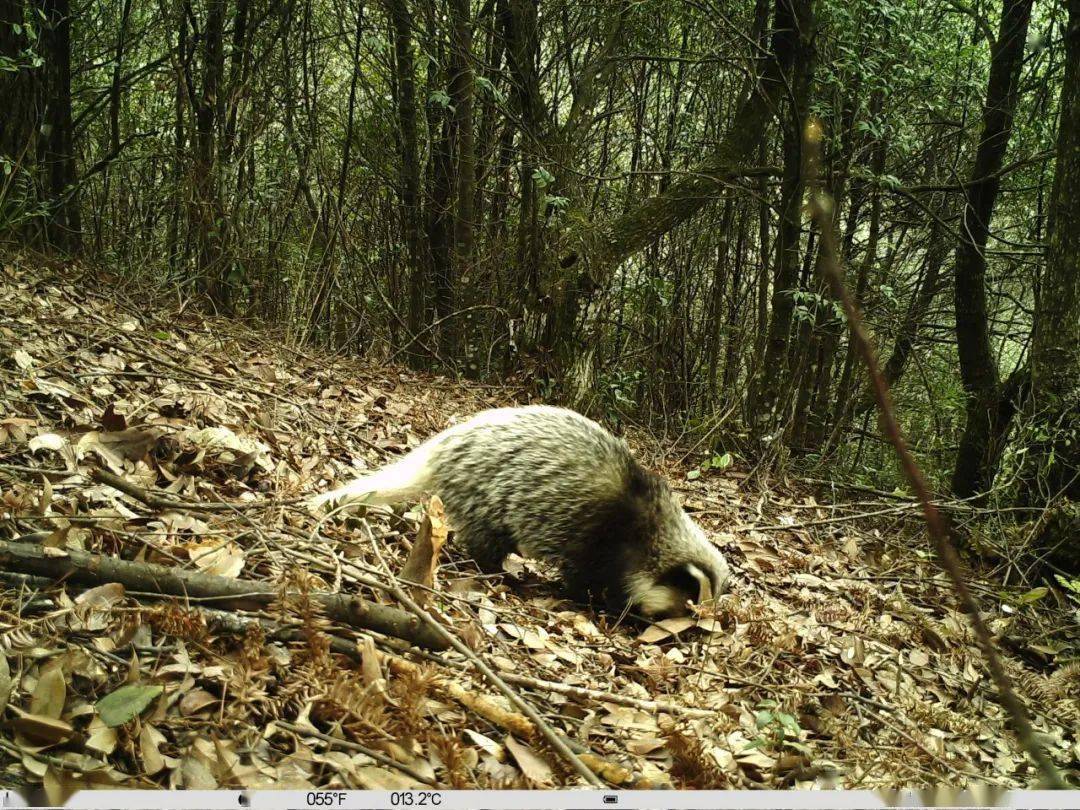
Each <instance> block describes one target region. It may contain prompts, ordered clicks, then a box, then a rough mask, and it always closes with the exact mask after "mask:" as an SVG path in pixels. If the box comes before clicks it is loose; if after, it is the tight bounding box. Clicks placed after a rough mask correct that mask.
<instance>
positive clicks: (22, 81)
mask: <svg viewBox="0 0 1080 810" xmlns="http://www.w3.org/2000/svg"><path fill="white" fill-rule="evenodd" d="M25 16H26V4H25V2H24V0H0V60H3V61H4V62H6V63H8V64H10V65H13V66H17V67H15V68H13V69H11V70H0V98H2V99H3V100H4V109H3V115H0V160H2V161H4V163H5V166H4V167H0V168H4V169H6V168H7V165H10V166H11V170H10V172H7V171H5V172H3V173H2V176H0V223H2V224H3V226H4V227H3V230H0V238H5V239H6V238H11V239H20V238H23V236H24V234H25V233H26V230H27V229H26V224H27V223H26V217H27V216H28V215H29V213H30V211H32V210H33V209H34V208H35V207H36V205H35V202H36V192H35V190H34V184H33V182H32V177H33V168H34V161H35V160H36V157H37V145H36V140H35V139H36V136H37V130H38V127H37V126H36V125H35V117H36V112H35V104H36V99H37V94H38V90H37V85H38V82H39V81H40V80H41V78H40V73H41V69H40V66H35V65H33V64H31V62H30V61H29V60H28V59H27V58H26V56H25V53H26V52H27V51H28V50H29V47H30V43H29V42H28V41H27V36H26V29H25V28H20V30H18V31H17V30H16V28H15V27H16V26H23V25H24V23H25Z"/></svg>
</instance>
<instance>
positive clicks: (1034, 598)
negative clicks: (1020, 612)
mask: <svg viewBox="0 0 1080 810" xmlns="http://www.w3.org/2000/svg"><path fill="white" fill-rule="evenodd" d="M1048 593H1050V589H1049V588H1047V587H1046V586H1045V585H1044V586H1042V587H1040V588H1032V589H1031V590H1030V591H1028V592H1027V593H1025V594H1024V595H1023V596H1021V597H1020V604H1021V605H1030V604H1031V603H1032V602H1038V601H1039V600H1040V599H1042V598H1043V597H1044V596H1046V595H1047V594H1048Z"/></svg>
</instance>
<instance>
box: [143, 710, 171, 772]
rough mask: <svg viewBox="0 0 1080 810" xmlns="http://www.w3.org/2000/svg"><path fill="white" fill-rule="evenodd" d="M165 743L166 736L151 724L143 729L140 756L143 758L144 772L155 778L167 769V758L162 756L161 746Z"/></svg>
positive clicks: (147, 724)
mask: <svg viewBox="0 0 1080 810" xmlns="http://www.w3.org/2000/svg"><path fill="white" fill-rule="evenodd" d="M163 742H165V735H164V734H162V733H161V732H160V731H158V730H157V729H156V728H154V727H153V726H152V725H150V724H149V723H146V724H144V725H143V727H142V731H140V732H139V756H140V757H141V758H142V764H143V770H144V771H146V773H147V775H149V776H153V775H154V774H155V773H158V772H159V771H160V770H161V769H162V768H164V767H165V757H163V756H162V754H161V750H160V748H161V744H162V743H163Z"/></svg>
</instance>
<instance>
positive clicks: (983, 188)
mask: <svg viewBox="0 0 1080 810" xmlns="http://www.w3.org/2000/svg"><path fill="white" fill-rule="evenodd" d="M1031 5H1032V0H1004V7H1003V10H1002V13H1001V25H1000V27H999V29H998V37H997V41H996V42H995V43H994V47H993V48H992V50H991V55H990V79H989V82H988V84H987V89H986V105H985V107H984V108H983V116H982V130H981V133H980V136H979V145H978V149H977V150H976V153H975V163H974V165H973V166H972V170H971V179H970V181H969V182H968V183H967V188H966V191H967V201H966V205H965V208H964V212H963V226H962V228H961V239H960V243H959V245H958V246H957V249H956V289H955V309H956V342H957V348H958V350H959V355H960V379H961V381H962V383H963V386H964V391H965V393H966V395H967V405H966V421H965V425H964V433H963V436H962V438H961V440H960V447H959V450H958V451H957V456H956V466H955V467H954V469H953V476H952V489H953V493H954V494H955V495H957V496H958V497H962V498H966V497H970V496H973V495H976V494H978V493H986V492H987V491H988V490H989V489H990V487H991V486H992V485H993V481H994V476H995V474H996V472H997V466H998V460H999V456H1000V450H1001V448H1000V444H1001V437H1002V435H1003V433H1004V431H1005V430H1006V429H1007V427H1008V423H1004V424H1003V423H1002V422H1001V420H1000V418H999V414H1000V413H1002V409H1001V407H1000V400H1001V397H1002V393H1003V392H1002V386H1001V381H1000V377H999V374H998V368H997V359H996V358H995V357H994V352H993V349H992V348H991V346H990V329H989V309H988V306H987V295H986V243H987V239H988V237H989V234H990V223H991V221H992V219H993V215H994V204H995V202H996V201H997V196H998V188H999V186H1000V182H1001V181H1000V175H999V172H1000V169H1001V166H1002V163H1003V161H1004V158H1005V152H1006V150H1007V148H1008V146H1009V137H1010V135H1011V134H1012V126H1013V116H1014V114H1015V111H1016V100H1017V87H1018V85H1019V82H1020V68H1021V66H1022V63H1023V57H1024V45H1025V43H1026V41H1027V30H1028V21H1029V20H1030V17H1031Z"/></svg>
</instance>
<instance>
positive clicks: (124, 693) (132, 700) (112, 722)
mask: <svg viewBox="0 0 1080 810" xmlns="http://www.w3.org/2000/svg"><path fill="white" fill-rule="evenodd" d="M163 691H164V687H162V686H148V685H145V684H143V685H140V684H128V685H127V686H121V687H120V688H119V689H117V690H116V691H115V692H110V693H109V694H107V695H106V696H105V697H103V698H102V699H101V700H99V701H98V702H97V704H96V706H95V708H96V709H97V713H98V714H99V715H100V716H101V720H102V722H104V723H105V725H107V726H109V727H110V728H112V727H115V726H122V725H123V724H124V723H126V722H128V721H129V720H131V719H133V718H135V717H138V716H139V715H140V714H141V713H142V711H143V710H144V709H145V708H146V707H147V706H149V705H150V704H151V703H153V701H154V699H155V698H156V697H157V696H158V695H160V694H161V693H162V692H163Z"/></svg>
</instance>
